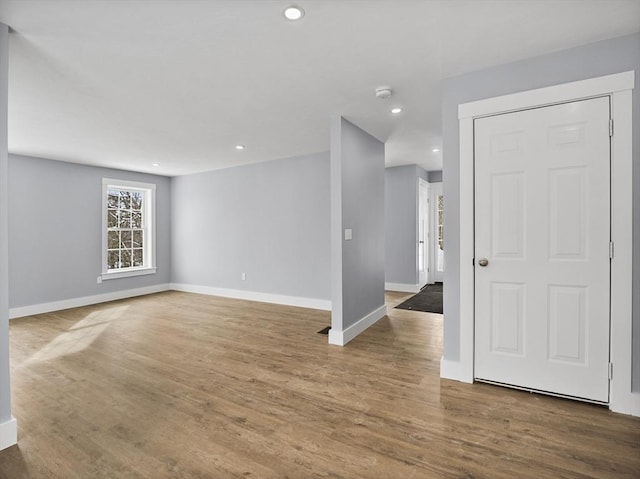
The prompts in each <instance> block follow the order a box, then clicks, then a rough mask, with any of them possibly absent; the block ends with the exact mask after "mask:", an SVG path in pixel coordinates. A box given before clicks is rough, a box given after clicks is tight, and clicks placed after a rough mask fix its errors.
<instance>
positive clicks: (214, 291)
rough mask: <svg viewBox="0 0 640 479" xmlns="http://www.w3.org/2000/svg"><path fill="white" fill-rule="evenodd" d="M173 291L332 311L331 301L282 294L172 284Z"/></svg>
mask: <svg viewBox="0 0 640 479" xmlns="http://www.w3.org/2000/svg"><path fill="white" fill-rule="evenodd" d="M171 289H173V290H175V291H183V292H185V293H198V294H206V295H209V296H221V297H223V298H234V299H246V300H248V301H260V302H262V303H272V304H283V305H286V306H297V307H299V308H310V309H320V310H323V311H331V300H328V299H316V298H303V297H299V296H285V295H282V294H272V293H260V292H257V291H243V290H240V289H227V288H215V287H212V286H199V285H195V284H180V283H171Z"/></svg>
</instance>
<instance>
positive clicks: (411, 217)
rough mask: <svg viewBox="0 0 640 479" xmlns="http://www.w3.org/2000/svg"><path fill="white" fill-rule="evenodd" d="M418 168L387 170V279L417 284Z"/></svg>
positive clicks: (411, 166) (389, 281) (410, 166)
mask: <svg viewBox="0 0 640 479" xmlns="http://www.w3.org/2000/svg"><path fill="white" fill-rule="evenodd" d="M417 170H418V167H417V166H416V165H405V166H396V167H393V168H387V169H386V170H385V229H386V235H385V237H386V241H385V281H386V282H387V283H401V284H409V285H416V284H418V261H417V252H418V249H417V243H416V241H417V240H418V228H417V226H418V224H417V222H418V171H417Z"/></svg>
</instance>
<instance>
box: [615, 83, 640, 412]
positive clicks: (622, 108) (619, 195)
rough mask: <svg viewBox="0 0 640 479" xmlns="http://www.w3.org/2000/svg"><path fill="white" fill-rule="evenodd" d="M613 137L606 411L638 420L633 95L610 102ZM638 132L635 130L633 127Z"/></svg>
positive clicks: (622, 95) (619, 95)
mask: <svg viewBox="0 0 640 479" xmlns="http://www.w3.org/2000/svg"><path fill="white" fill-rule="evenodd" d="M611 117H612V119H613V124H614V134H613V137H612V138H611V139H612V141H611V185H612V191H611V239H612V241H613V243H614V255H613V259H612V260H611V338H610V341H611V343H610V344H611V352H610V355H611V363H612V364H613V380H612V381H611V382H610V390H609V394H610V397H609V407H610V408H611V410H612V411H615V412H621V413H625V414H632V415H634V416H640V394H638V393H632V392H631V357H632V354H633V343H632V322H633V320H632V318H633V316H632V301H633V289H632V277H633V260H632V255H633V240H632V238H633V213H632V211H633V208H632V207H631V205H633V173H632V170H633V166H632V165H633V160H632V156H631V144H632V141H633V140H632V136H633V134H632V120H633V111H632V93H631V90H627V91H624V92H618V93H614V94H613V95H612V98H611ZM636 128H637V127H636Z"/></svg>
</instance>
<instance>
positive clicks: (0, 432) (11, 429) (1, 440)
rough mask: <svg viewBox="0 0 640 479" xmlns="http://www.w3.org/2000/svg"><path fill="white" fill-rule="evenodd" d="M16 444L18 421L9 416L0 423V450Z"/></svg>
mask: <svg viewBox="0 0 640 479" xmlns="http://www.w3.org/2000/svg"><path fill="white" fill-rule="evenodd" d="M15 444H18V422H17V421H16V419H15V418H14V417H11V419H9V420H8V421H6V422H3V423H2V424H0V451H2V450H3V449H6V448H8V447H11V446H13V445H15Z"/></svg>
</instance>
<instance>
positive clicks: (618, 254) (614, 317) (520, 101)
mask: <svg viewBox="0 0 640 479" xmlns="http://www.w3.org/2000/svg"><path fill="white" fill-rule="evenodd" d="M634 84H635V74H634V72H633V71H628V72H624V73H617V74H613V75H607V76H603V77H597V78H591V79H588V80H582V81H577V82H572V83H565V84H561V85H556V86H551V87H547V88H541V89H537V90H530V91H526V92H521V93H514V94H511V95H506V96H501V97H496V98H488V99H486V100H479V101H475V102H471V103H465V104H462V105H459V107H458V119H459V125H460V218H459V221H460V223H459V224H460V256H459V258H460V302H459V308H460V309H459V311H460V312H459V314H460V318H459V319H460V336H459V341H460V343H459V344H460V357H459V359H458V360H457V361H456V360H455V359H449V358H444V357H443V358H442V361H441V363H440V376H441V377H443V378H448V379H454V380H458V381H462V382H468V383H472V382H473V380H474V287H475V286H474V274H473V272H474V269H473V262H472V261H473V256H474V241H475V240H474V217H473V214H474V188H473V183H474V181H473V180H474V169H473V165H474V151H473V147H474V143H473V121H474V118H478V117H482V116H486V115H493V114H498V113H508V112H512V111H517V110H522V109H527V108H535V107H540V106H549V105H553V104H557V103H564V102H567V101H576V100H582V99H587V98H593V97H598V96H603V95H609V96H610V98H611V117H612V119H613V125H614V134H613V136H612V138H611V238H612V241H613V242H614V244H615V254H614V258H613V259H612V261H611V338H610V358H611V359H610V361H611V363H612V364H613V375H612V376H613V377H612V379H611V381H610V397H609V408H610V409H611V410H612V411H615V412H621V413H624V414H632V415H634V416H640V393H637V392H632V391H631V360H632V359H631V356H632V335H631V328H632V313H631V304H632V290H631V284H632V250H633V245H632V224H633V223H632V221H633V217H632V208H631V205H632V204H633V189H632V188H633V187H632V156H631V151H632V121H633V114H632V90H633V88H634Z"/></svg>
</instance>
